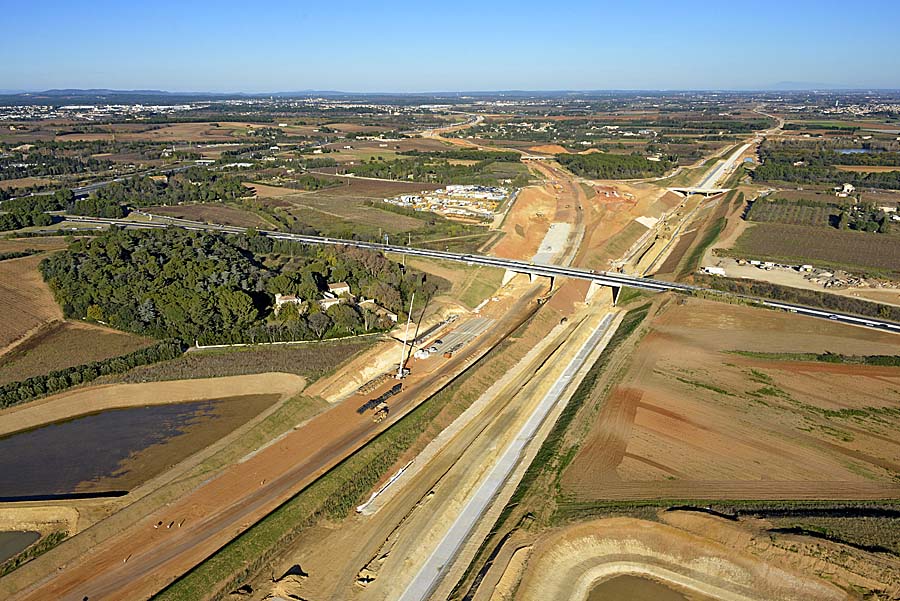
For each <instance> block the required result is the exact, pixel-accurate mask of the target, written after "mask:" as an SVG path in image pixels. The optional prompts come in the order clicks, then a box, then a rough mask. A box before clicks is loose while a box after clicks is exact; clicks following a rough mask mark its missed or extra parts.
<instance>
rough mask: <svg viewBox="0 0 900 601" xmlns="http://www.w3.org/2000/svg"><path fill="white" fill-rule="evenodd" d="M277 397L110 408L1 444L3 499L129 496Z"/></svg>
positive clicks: (5, 439) (18, 435)
mask: <svg viewBox="0 0 900 601" xmlns="http://www.w3.org/2000/svg"><path fill="white" fill-rule="evenodd" d="M277 399H278V395H247V396H240V397H231V398H225V399H215V400H209V401H194V402H188V403H177V404H171V405H153V406H146V407H130V408H127V409H113V410H109V411H103V412H100V413H95V414H90V415H83V416H80V417H77V418H74V419H71V420H67V421H64V422H58V423H52V424H48V425H45V426H41V427H39V428H35V429H33V430H27V431H24V432H18V433H15V434H11V435H9V436H6V437H3V438H0V500H4V501H10V500H17V499H23V498H32V499H33V498H41V497H44V498H54V497H55V496H57V495H71V494H72V493H91V494H97V493H103V492H108V491H110V492H111V491H117V492H121V491H126V490H129V489H130V488H132V487H134V486H136V485H137V484H140V483H141V482H143V481H145V480H147V479H149V478H151V477H153V476H155V475H157V474H159V473H161V472H162V471H164V470H166V469H168V468H169V467H171V466H173V465H175V464H176V463H178V462H179V461H181V460H182V459H184V458H185V457H187V456H188V455H190V454H192V453H194V452H196V451H198V450H200V449H202V448H204V447H206V446H208V445H209V444H211V443H213V442H215V441H216V440H218V439H219V438H221V437H222V436H224V435H226V434H227V433H229V432H231V431H232V430H234V429H235V428H237V427H238V426H240V425H241V424H243V423H245V422H246V421H247V420H249V419H251V418H252V417H253V416H255V415H257V414H258V413H260V412H261V411H262V410H264V409H265V408H266V407H268V406H270V405H271V404H273V403H274V402H275V401H276V400H277Z"/></svg>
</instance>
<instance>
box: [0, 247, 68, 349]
mask: <svg viewBox="0 0 900 601" xmlns="http://www.w3.org/2000/svg"><path fill="white" fill-rule="evenodd" d="M41 259H42V257H41V256H40V255H33V256H30V257H23V258H21V259H10V260H8V261H0V356H2V355H3V353H5V352H6V351H7V350H9V345H11V344H12V343H14V342H17V341H19V340H21V339H23V338H24V337H25V336H27V335H28V334H29V333H31V332H33V331H35V330H36V329H37V328H39V327H40V326H43V325H46V324H48V323H50V322H52V321H56V320H61V319H62V317H63V315H62V311H61V310H60V308H59V305H57V304H56V301H55V300H54V299H53V294H52V293H51V292H50V288H48V287H47V285H46V284H45V283H44V280H43V279H42V278H41V274H40V272H39V271H38V264H39V263H40V262H41Z"/></svg>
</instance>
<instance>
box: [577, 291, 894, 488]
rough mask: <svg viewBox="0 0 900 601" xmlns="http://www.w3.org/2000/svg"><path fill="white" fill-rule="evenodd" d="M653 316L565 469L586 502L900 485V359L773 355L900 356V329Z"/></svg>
mask: <svg viewBox="0 0 900 601" xmlns="http://www.w3.org/2000/svg"><path fill="white" fill-rule="evenodd" d="M647 325H648V326H649V328H648V331H647V334H646V335H645V336H644V337H643V339H642V340H641V341H640V342H639V344H638V345H637V347H636V349H635V350H634V351H633V353H632V356H631V359H630V361H629V362H628V363H627V364H626V365H625V366H624V367H623V369H622V371H621V372H620V376H619V378H618V379H617V380H616V381H613V382H610V387H609V389H608V391H607V392H606V393H604V394H605V400H604V401H603V403H602V404H601V406H600V410H599V414H598V415H597V416H596V418H595V419H594V420H593V422H592V425H591V430H590V433H589V434H588V435H587V438H586V439H585V440H584V442H583V444H582V445H581V446H580V448H579V450H578V453H577V455H576V456H575V458H574V460H573V461H572V462H571V464H570V465H569V466H568V468H567V469H566V470H565V472H564V473H563V476H562V480H561V484H562V491H563V494H564V495H565V496H566V497H567V498H568V499H569V500H570V501H571V502H572V503H574V504H576V505H577V503H579V502H586V501H591V500H600V499H603V500H607V499H610V500H621V499H642V498H656V499H659V498H661V499H864V498H896V497H897V495H898V494H900V483H898V482H897V479H896V475H897V473H898V472H900V368H898V367H875V366H867V365H857V364H845V363H821V362H815V361H797V360H792V359H791V358H790V357H788V358H786V359H785V358H783V357H784V356H785V355H781V356H779V355H771V354H767V353H801V352H802V353H822V352H825V351H829V350H830V351H833V352H840V353H845V354H896V353H897V351H898V345H897V338H896V336H894V335H890V334H886V333H880V332H869V331H866V330H862V329H860V328H854V327H852V326H844V325H840V324H834V323H829V322H825V321H821V320H815V319H811V318H806V317H800V316H796V315H791V314H787V313H777V312H772V311H767V310H764V309H757V308H750V307H744V306H736V305H724V304H717V303H713V302H710V301H703V300H699V299H687V300H684V299H682V301H681V302H679V301H676V300H671V301H666V302H664V303H663V304H662V308H661V309H660V311H659V312H658V313H657V314H656V315H655V316H654V317H652V318H651V319H650V321H649V322H648V324H647ZM741 352H744V353H747V354H740V353H741ZM754 354H755V355H754Z"/></svg>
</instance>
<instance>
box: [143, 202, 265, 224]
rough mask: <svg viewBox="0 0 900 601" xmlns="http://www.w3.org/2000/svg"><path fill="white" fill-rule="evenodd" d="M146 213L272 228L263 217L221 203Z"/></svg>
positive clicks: (154, 208) (173, 207)
mask: <svg viewBox="0 0 900 601" xmlns="http://www.w3.org/2000/svg"><path fill="white" fill-rule="evenodd" d="M146 211H148V212H150V213H154V214H159V215H167V216H169V217H179V218H181V219H192V220H194V221H203V222H207V223H219V224H224V225H234V226H237V227H257V228H259V227H261V228H268V227H271V226H272V224H270V223H267V222H266V221H264V220H263V219H262V218H261V217H259V216H258V215H256V214H254V213H251V212H250V211H245V210H242V209H238V208H236V207H231V206H227V205H223V204H220V203H210V204H192V205H179V206H168V207H149V208H147V209H146Z"/></svg>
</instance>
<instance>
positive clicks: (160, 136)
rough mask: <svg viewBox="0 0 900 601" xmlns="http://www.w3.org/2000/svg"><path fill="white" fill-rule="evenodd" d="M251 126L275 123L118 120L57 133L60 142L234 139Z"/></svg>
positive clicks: (217, 140) (244, 133) (260, 126)
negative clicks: (100, 126)
mask: <svg viewBox="0 0 900 601" xmlns="http://www.w3.org/2000/svg"><path fill="white" fill-rule="evenodd" d="M251 127H252V128H253V129H256V128H263V127H272V124H271V123H241V122H227V121H221V122H216V123H173V124H166V125H148V124H137V123H117V124H113V125H107V126H103V131H99V132H91V133H63V134H59V135H57V136H56V140H57V141H60V142H88V141H97V140H113V139H115V140H118V141H122V142H124V141H147V142H233V141H235V140H236V139H239V138H243V137H245V136H246V135H247V133H248V131H249V130H250V129H251Z"/></svg>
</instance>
